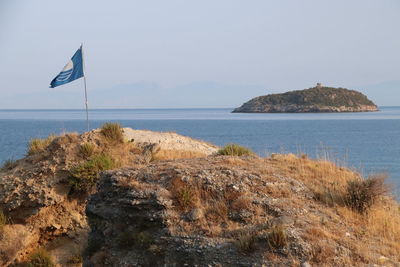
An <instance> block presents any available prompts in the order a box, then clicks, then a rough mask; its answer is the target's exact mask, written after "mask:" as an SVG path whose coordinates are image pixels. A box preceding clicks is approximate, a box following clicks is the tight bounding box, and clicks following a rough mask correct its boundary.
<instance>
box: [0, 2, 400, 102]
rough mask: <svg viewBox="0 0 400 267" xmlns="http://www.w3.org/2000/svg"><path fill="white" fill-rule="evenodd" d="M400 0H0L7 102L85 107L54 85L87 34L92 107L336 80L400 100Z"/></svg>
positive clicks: (200, 98) (375, 96) (2, 88)
mask: <svg viewBox="0 0 400 267" xmlns="http://www.w3.org/2000/svg"><path fill="white" fill-rule="evenodd" d="M398 14H400V1H398V0H381V1H376V0H352V1H349V0H335V1H331V0H302V1H298V0H279V1H276V0H252V1H245V0H202V1H194V0H168V1H165V0H147V1H138V0H129V1H122V0H115V1H102V0H96V1H94V0H85V1H82V0H68V1H59V0H0V58H1V60H0V109H14V108H15V109H17V108H18V109H19V108H28V109H30V108H34V109H48V108H49V109H53V108H55V109H57V108H60V109H61V108H62V109H64V108H84V99H83V97H84V91H83V80H82V79H79V80H76V81H74V82H72V83H69V84H67V85H63V86H60V87H56V88H49V83H50V81H51V80H52V79H53V78H54V77H55V76H56V75H57V74H58V73H59V72H60V70H61V69H62V68H63V67H64V65H65V64H66V63H67V62H68V60H69V59H70V58H71V57H72V55H73V54H74V53H75V51H76V50H77V49H78V48H79V46H80V44H81V43H82V42H83V47H84V58H85V65H86V71H85V73H86V78H87V88H88V95H89V106H90V107H91V108H200V107H205V108H207V107H237V106H240V105H241V104H242V103H243V102H246V101H247V100H249V99H250V98H252V97H255V96H259V95H266V94H270V93H281V92H285V91H290V90H299V89H305V88H309V87H313V86H314V85H315V84H316V83H317V82H321V83H323V84H324V85H327V86H333V87H345V88H350V89H356V90H359V91H361V92H363V93H365V94H367V96H368V97H369V98H370V99H371V100H373V101H374V102H375V103H377V104H378V105H381V106H383V105H389V106H394V105H399V106H400V34H399V32H398V29H399V26H400V16H399V15H398Z"/></svg>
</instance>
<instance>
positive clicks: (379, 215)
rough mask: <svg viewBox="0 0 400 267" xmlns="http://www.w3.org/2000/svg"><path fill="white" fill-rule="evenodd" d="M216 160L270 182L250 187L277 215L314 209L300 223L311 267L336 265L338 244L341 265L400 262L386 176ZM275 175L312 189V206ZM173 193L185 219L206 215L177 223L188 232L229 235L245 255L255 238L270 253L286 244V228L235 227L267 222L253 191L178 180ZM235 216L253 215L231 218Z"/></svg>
mask: <svg viewBox="0 0 400 267" xmlns="http://www.w3.org/2000/svg"><path fill="white" fill-rule="evenodd" d="M221 162H223V164H225V166H227V167H229V169H232V170H233V169H235V168H241V169H246V170H248V171H251V172H253V173H260V174H262V175H263V176H262V177H263V178H262V179H264V180H265V181H270V182H268V183H266V184H264V185H263V186H257V185H254V187H255V188H257V191H259V192H262V193H265V194H268V195H270V196H272V197H274V198H277V199H280V200H281V201H284V202H282V203H285V204H284V205H285V206H282V209H287V208H288V207H287V206H288V205H289V206H290V207H291V208H292V209H299V210H303V209H307V210H308V211H312V213H310V214H309V215H308V216H307V217H305V219H304V220H305V221H303V222H302V224H305V225H307V226H305V225H304V226H301V227H300V229H303V230H302V234H301V236H302V238H304V240H307V242H309V243H310V245H311V249H312V256H311V258H310V261H311V262H312V263H315V264H318V265H321V266H322V265H323V266H331V265H335V264H338V260H337V256H338V254H337V253H339V252H338V251H337V246H338V245H340V246H342V247H344V248H346V249H348V250H349V251H351V253H350V254H349V255H348V256H347V257H344V256H342V257H341V259H342V261H341V262H340V264H353V263H354V262H358V264H361V263H362V264H367V263H374V262H375V263H376V262H378V261H379V259H381V260H382V259H385V258H382V257H388V258H390V259H392V260H393V259H394V260H395V261H400V207H399V205H398V203H397V202H395V201H394V200H393V199H392V197H391V196H390V195H389V194H388V190H387V186H386V185H385V184H384V178H385V177H384V176H383V175H377V176H373V177H369V178H367V179H364V178H362V177H361V175H360V174H358V173H356V172H354V171H351V170H349V169H347V168H344V167H337V166H336V165H335V164H334V163H332V162H329V161H325V160H312V159H309V158H308V157H306V156H302V157H297V156H295V155H292V154H288V155H273V156H272V157H271V158H266V159H262V158H258V159H256V158H253V159H244V158H235V157H225V158H223V159H221ZM215 164H217V163H215ZM219 166H221V165H219ZM222 166H223V165H222ZM277 177H291V178H294V179H295V180H298V181H301V182H302V183H303V184H304V185H305V186H306V187H307V188H308V190H310V192H311V197H312V198H313V200H314V201H311V202H304V201H305V200H304V199H302V198H299V197H297V196H296V193H295V192H293V191H292V190H291V189H290V188H289V187H287V185H284V184H282V183H281V182H280V181H279V178H277ZM295 180H293V183H295ZM291 183H292V182H291ZM170 191H171V193H172V195H173V198H174V199H175V201H176V206H177V209H178V211H179V212H181V213H182V212H183V213H187V212H189V211H190V210H192V209H195V208H196V209H201V210H202V211H203V212H202V213H203V214H204V217H203V218H201V219H199V220H197V221H195V222H191V223H186V222H182V224H183V227H184V229H185V231H186V232H187V233H190V232H193V233H198V232H203V233H206V235H208V236H227V235H228V236H229V235H231V236H233V237H234V238H235V240H236V241H235V244H237V246H238V248H239V250H241V251H242V252H244V253H252V251H255V250H257V249H258V248H259V247H258V246H259V245H260V244H258V243H257V242H256V241H255V240H257V238H259V237H260V236H262V235H265V236H266V243H265V246H266V247H269V248H270V249H277V248H282V247H286V246H287V245H288V243H289V240H288V237H287V235H286V230H285V228H284V227H281V226H279V225H278V226H273V227H267V228H264V229H261V230H260V229H259V230H257V231H255V232H254V231H253V232H246V231H245V232H243V231H242V230H240V229H241V226H240V223H244V222H245V223H247V224H249V225H257V223H260V222H263V221H264V222H265V218H269V216H270V215H269V214H268V211H266V210H265V209H263V208H261V207H260V206H259V205H255V204H253V200H254V197H255V195H254V192H253V193H251V192H243V191H242V192H238V191H235V190H231V189H229V188H225V189H224V190H223V193H221V192H220V191H214V190H212V189H206V188H205V187H204V185H202V184H199V183H198V182H196V180H193V179H191V180H190V179H189V180H185V179H184V180H182V179H181V178H180V177H176V178H174V179H173V180H171V184H170ZM321 211H322V212H321ZM314 212H315V213H314ZM318 213H320V214H319V215H318V216H316V214H318ZM235 214H239V215H241V214H244V215H246V214H251V215H249V217H246V216H244V217H240V216H239V217H238V218H234V216H233V217H232V215H235ZM237 220H239V221H237ZM302 220H303V219H302ZM338 225H340V226H339V227H338ZM237 231H239V232H237ZM332 241H334V242H336V244H337V245H335V244H332ZM371 251H374V252H373V253H371ZM390 262H391V261H389V262H387V263H390Z"/></svg>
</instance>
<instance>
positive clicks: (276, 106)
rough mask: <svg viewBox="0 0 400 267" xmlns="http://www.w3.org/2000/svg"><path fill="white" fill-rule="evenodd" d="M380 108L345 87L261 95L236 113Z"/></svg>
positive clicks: (317, 87)
mask: <svg viewBox="0 0 400 267" xmlns="http://www.w3.org/2000/svg"><path fill="white" fill-rule="evenodd" d="M377 110H378V107H377V106H376V105H375V104H374V103H373V102H372V101H371V100H369V99H368V98H367V97H366V96H365V95H363V94H362V93H360V92H357V91H354V90H348V89H345V88H332V87H323V86H321V85H318V86H316V87H313V88H309V89H305V90H298V91H290V92H287V93H283V94H272V95H266V96H259V97H256V98H253V99H251V100H250V101H248V102H246V103H244V104H243V105H242V106H241V107H239V108H236V109H234V110H233V111H232V112H234V113H304V112H366V111H377Z"/></svg>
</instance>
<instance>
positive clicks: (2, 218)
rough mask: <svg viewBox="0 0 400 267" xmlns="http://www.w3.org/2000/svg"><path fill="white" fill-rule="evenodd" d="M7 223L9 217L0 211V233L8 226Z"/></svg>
mask: <svg viewBox="0 0 400 267" xmlns="http://www.w3.org/2000/svg"><path fill="white" fill-rule="evenodd" d="M7 222H8V219H7V216H6V215H5V214H4V212H3V210H1V209H0V232H1V231H3V228H4V225H6V224H7Z"/></svg>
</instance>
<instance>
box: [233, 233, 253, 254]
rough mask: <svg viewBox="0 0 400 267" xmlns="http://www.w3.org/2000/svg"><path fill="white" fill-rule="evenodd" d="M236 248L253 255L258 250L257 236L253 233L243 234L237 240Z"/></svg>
mask: <svg viewBox="0 0 400 267" xmlns="http://www.w3.org/2000/svg"><path fill="white" fill-rule="evenodd" d="M235 244H236V246H237V247H238V249H239V250H240V251H241V252H243V253H251V252H254V250H255V249H256V236H255V234H253V233H246V234H242V235H240V236H239V237H238V239H237V240H236V243H235Z"/></svg>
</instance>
